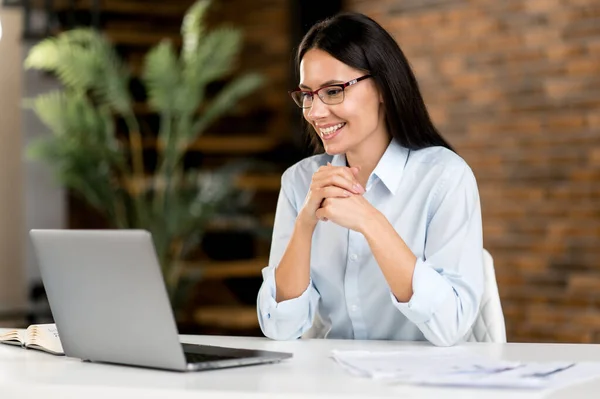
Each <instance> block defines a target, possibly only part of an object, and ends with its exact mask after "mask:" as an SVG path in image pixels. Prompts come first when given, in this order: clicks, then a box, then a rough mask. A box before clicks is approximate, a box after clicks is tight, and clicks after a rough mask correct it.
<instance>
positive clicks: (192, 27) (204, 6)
mask: <svg viewBox="0 0 600 399" xmlns="http://www.w3.org/2000/svg"><path fill="white" fill-rule="evenodd" d="M210 4H211V1H210V0H200V1H197V2H196V3H194V4H193V5H192V6H191V7H190V8H189V9H188V11H187V12H186V13H185V16H184V17H183V22H182V24H181V36H182V37H183V46H182V48H181V55H182V57H183V59H184V60H189V59H190V58H191V57H192V56H194V54H195V53H196V50H197V48H198V44H199V43H200V38H201V37H202V35H203V34H204V30H205V26H204V23H203V20H204V16H205V15H206V12H207V11H208V8H209V7H210Z"/></svg>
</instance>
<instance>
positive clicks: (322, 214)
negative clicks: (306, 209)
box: [315, 208, 329, 222]
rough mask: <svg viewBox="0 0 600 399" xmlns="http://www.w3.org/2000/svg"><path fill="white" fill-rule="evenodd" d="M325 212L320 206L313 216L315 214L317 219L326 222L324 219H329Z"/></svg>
mask: <svg viewBox="0 0 600 399" xmlns="http://www.w3.org/2000/svg"><path fill="white" fill-rule="evenodd" d="M326 213H327V211H326V210H325V209H323V208H320V209H318V210H317V212H316V213H315V216H316V218H317V219H318V220H320V221H323V222H326V221H328V220H329V219H328V218H327V216H326Z"/></svg>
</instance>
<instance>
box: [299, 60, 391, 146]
mask: <svg viewBox="0 0 600 399" xmlns="http://www.w3.org/2000/svg"><path fill="white" fill-rule="evenodd" d="M365 74H366V72H365V71H361V70H358V69H354V68H352V67H350V66H348V65H346V64H344V63H343V62H341V61H339V60H337V59H336V58H334V57H332V56H331V55H329V54H328V53H326V52H325V51H322V50H319V49H311V50H309V51H307V52H306V54H305V55H304V57H303V58H302V62H301V63H300V85H299V87H300V88H301V89H302V90H313V91H314V90H317V89H319V88H321V87H325V86H329V85H331V84H343V83H346V82H348V81H350V80H352V79H356V78H359V77H361V76H363V75H365ZM323 92H326V90H324V91H321V92H320V93H319V94H321V93H323ZM303 114H304V118H305V119H306V120H307V121H308V123H310V124H311V125H312V127H313V128H314V129H315V131H316V132H317V134H318V135H319V137H320V139H321V142H322V143H323V147H324V148H325V151H326V152H327V153H328V154H330V155H335V154H341V153H347V152H351V151H353V150H356V149H357V147H359V146H361V145H365V144H367V143H368V142H369V139H370V138H373V136H378V135H387V132H386V131H385V119H384V112H383V102H382V99H381V95H380V93H379V91H378V89H377V87H376V85H375V82H374V80H373V79H372V78H369V79H365V80H361V81H359V82H358V83H356V84H354V85H351V86H348V87H346V88H345V89H344V100H343V101H342V102H341V103H339V104H334V105H328V104H325V103H323V101H322V100H321V99H320V98H319V97H318V96H317V95H314V98H313V101H312V107H311V108H306V109H303Z"/></svg>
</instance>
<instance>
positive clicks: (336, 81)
mask: <svg viewBox="0 0 600 399" xmlns="http://www.w3.org/2000/svg"><path fill="white" fill-rule="evenodd" d="M340 83H344V82H342V81H341V80H335V79H334V80H328V81H327V82H325V83H323V84H322V85H321V86H319V87H325V86H329V85H332V84H340ZM298 87H299V88H301V89H307V90H312V89H311V88H310V87H308V86H307V85H305V84H302V83H300V85H298Z"/></svg>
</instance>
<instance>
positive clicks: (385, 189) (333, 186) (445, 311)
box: [258, 13, 483, 345]
mask: <svg viewBox="0 0 600 399" xmlns="http://www.w3.org/2000/svg"><path fill="white" fill-rule="evenodd" d="M297 66H298V69H299V76H300V82H299V85H298V88H297V89H295V90H293V91H291V92H290V95H291V97H292V99H293V101H294V102H295V103H296V104H297V105H298V106H299V107H300V108H301V109H302V111H303V116H304V119H306V121H307V122H308V124H309V125H310V126H311V128H312V130H311V135H312V139H313V143H314V144H315V147H316V149H317V152H320V150H324V153H321V154H318V155H315V156H312V157H309V158H306V159H304V160H302V161H300V162H298V163H297V164H295V165H293V166H292V167H290V168H289V169H288V170H287V171H286V172H285V173H284V174H283V176H282V184H281V191H280V196H279V201H278V204H277V210H276V216H275V225H274V231H273V240H272V246H271V254H270V259H269V265H268V267H266V268H265V269H264V270H263V278H264V281H263V284H262V287H261V289H260V292H259V294H258V317H259V321H260V325H261V328H262V331H263V332H264V334H265V335H266V336H268V337H271V338H274V339H294V338H298V337H300V336H302V335H303V334H306V333H307V332H309V331H310V335H311V336H317V337H323V338H356V339H396V340H429V341H430V342H432V343H433V344H435V345H453V344H455V343H457V342H459V341H461V340H462V339H464V338H465V336H466V335H467V334H468V333H469V331H470V329H471V326H472V325H473V322H474V320H475V318H476V316H477V314H478V310H479V304H480V301H481V295H482V292H483V247H482V226H481V210H480V203H479V194H478V189H477V183H476V181H475V177H474V175H473V172H472V171H471V169H470V168H469V166H468V165H467V164H466V163H465V161H464V160H463V159H462V158H460V157H459V156H458V155H457V154H456V153H455V152H454V151H453V150H452V148H451V146H450V145H449V144H448V143H447V142H446V141H445V140H444V138H442V136H441V135H440V134H439V133H438V131H437V129H436V128H435V126H434V125H433V123H432V122H431V120H430V118H429V114H428V112H427V108H426V107H425V104H424V101H423V98H422V96H421V93H420V91H419V87H418V84H417V81H416V79H415V76H414V74H413V72H412V70H411V69H410V66H409V63H408V61H407V59H406V57H405V56H404V54H403V52H402V50H401V49H400V47H399V46H398V44H397V43H396V42H395V41H394V39H393V38H392V37H391V36H390V35H389V34H388V33H387V32H386V31H385V30H384V29H383V28H382V27H381V26H380V25H379V24H377V23H376V22H375V21H373V20H372V19H370V18H368V17H366V16H364V15H362V14H354V13H344V14H339V15H337V16H335V17H333V18H331V19H327V20H325V21H322V22H320V23H318V24H316V25H315V26H313V27H312V28H311V30H310V31H309V32H308V33H307V34H306V36H305V37H304V39H303V41H302V43H301V44H300V47H299V50H298V54H297ZM316 320H318V323H317V322H316ZM317 330H318V331H317Z"/></svg>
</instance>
